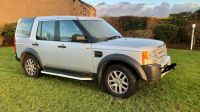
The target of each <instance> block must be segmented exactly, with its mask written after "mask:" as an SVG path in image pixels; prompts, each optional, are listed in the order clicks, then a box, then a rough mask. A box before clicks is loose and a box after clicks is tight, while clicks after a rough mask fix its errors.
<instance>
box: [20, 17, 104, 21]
mask: <svg viewBox="0 0 200 112" xmlns="http://www.w3.org/2000/svg"><path fill="white" fill-rule="evenodd" d="M33 18H35V20H38V21H39V20H55V19H56V20H103V19H102V18H98V17H88V16H39V17H30V18H21V19H33Z"/></svg>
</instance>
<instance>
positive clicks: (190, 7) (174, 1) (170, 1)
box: [82, 0, 200, 18]
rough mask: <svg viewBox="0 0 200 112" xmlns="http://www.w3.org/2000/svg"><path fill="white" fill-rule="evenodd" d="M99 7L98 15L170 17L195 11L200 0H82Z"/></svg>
mask: <svg viewBox="0 0 200 112" xmlns="http://www.w3.org/2000/svg"><path fill="white" fill-rule="evenodd" d="M82 1H85V2H87V3H89V4H91V5H93V6H94V7H95V8H96V9H97V16H125V15H133V16H141V17H142V16H153V17H159V18H165V17H168V16H169V15H170V14H172V13H180V12H194V11H196V10H197V9H199V8H200V0H82Z"/></svg>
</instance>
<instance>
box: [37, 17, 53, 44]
mask: <svg viewBox="0 0 200 112" xmlns="http://www.w3.org/2000/svg"><path fill="white" fill-rule="evenodd" d="M54 37H55V21H41V22H39V24H38V30H37V39H38V40H48V41H54V40H55V39H54Z"/></svg>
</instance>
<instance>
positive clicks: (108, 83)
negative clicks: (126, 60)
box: [103, 65, 137, 98]
mask: <svg viewBox="0 0 200 112" xmlns="http://www.w3.org/2000/svg"><path fill="white" fill-rule="evenodd" d="M103 82H104V87H105V89H106V90H107V92H108V93H110V94H111V95H113V96H116V97H122V98H128V97H130V96H131V95H133V94H134V93H135V91H136V88H137V79H136V77H135V74H133V73H132V72H131V71H130V70H129V68H128V67H126V66H124V65H112V66H110V67H109V68H108V69H107V70H106V73H105V75H104V79H103Z"/></svg>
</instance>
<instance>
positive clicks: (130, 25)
mask: <svg viewBox="0 0 200 112" xmlns="http://www.w3.org/2000/svg"><path fill="white" fill-rule="evenodd" d="M147 21H148V18H147V17H134V16H122V17H119V23H120V24H121V26H122V28H123V30H124V31H129V30H142V29H143V30H144V29H146V27H147Z"/></svg>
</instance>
